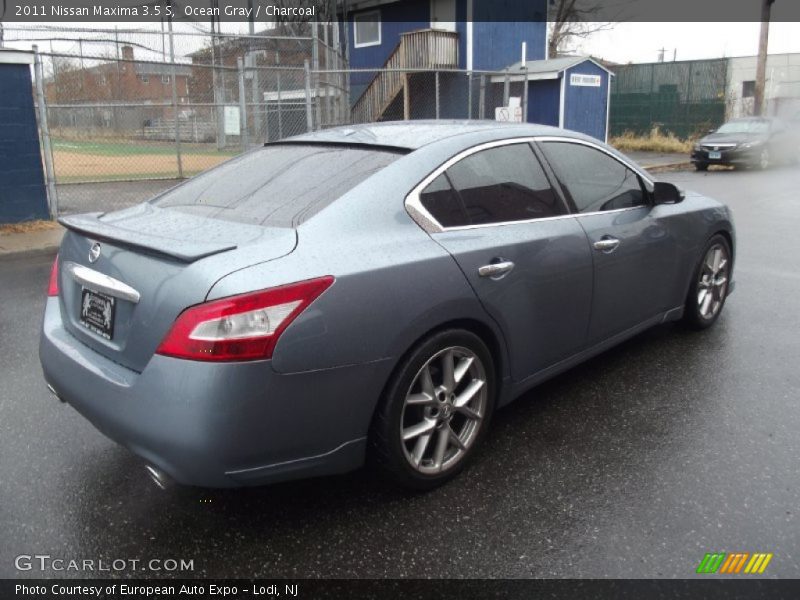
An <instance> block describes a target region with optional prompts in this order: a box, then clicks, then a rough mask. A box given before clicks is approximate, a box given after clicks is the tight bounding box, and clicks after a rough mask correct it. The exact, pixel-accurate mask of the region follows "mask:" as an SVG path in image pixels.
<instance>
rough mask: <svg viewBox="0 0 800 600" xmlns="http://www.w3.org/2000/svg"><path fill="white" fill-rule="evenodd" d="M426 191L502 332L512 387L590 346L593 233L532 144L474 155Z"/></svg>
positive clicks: (434, 178) (442, 239)
mask: <svg viewBox="0 0 800 600" xmlns="http://www.w3.org/2000/svg"><path fill="white" fill-rule="evenodd" d="M451 163H452V164H449V165H448V168H447V169H446V170H445V171H444V172H439V173H436V172H435V173H434V174H433V175H431V177H429V178H428V180H426V181H425V182H423V184H422V185H421V186H420V190H419V192H418V193H419V197H418V200H419V203H420V204H421V206H422V208H423V210H425V211H426V212H427V213H428V216H429V217H431V218H432V219H433V220H434V221H435V222H436V223H437V224H438V225H439V226H440V227H439V228H440V229H441V231H438V232H435V233H432V237H433V238H434V239H435V240H436V241H437V242H438V243H439V244H441V245H442V246H443V247H444V248H445V249H446V250H447V251H448V252H449V253H450V254H451V255H452V256H453V257H454V258H455V260H456V261H457V263H458V265H459V267H460V268H461V270H462V271H463V272H464V275H465V276H466V278H467V279H468V280H469V282H470V284H471V285H472V287H473V289H474V290H475V292H476V294H477V296H478V298H479V299H480V301H481V303H482V304H483V306H484V307H485V309H486V310H487V312H488V313H489V314H490V315H491V316H492V317H493V318H494V320H495V321H496V322H497V323H498V324H499V325H500V327H501V328H502V330H503V332H504V334H505V337H506V342H507V344H508V350H509V356H510V361H511V365H510V367H511V374H512V377H513V379H514V380H516V381H519V380H523V379H525V378H526V377H529V376H530V375H532V374H534V373H536V372H537V371H539V370H541V369H544V368H546V367H548V366H550V365H552V364H554V363H556V362H558V361H559V360H561V359H563V358H566V357H567V356H569V355H571V354H574V353H575V352H577V351H579V350H580V349H581V348H583V347H584V344H585V341H586V332H587V328H588V325H589V313H590V309H591V296H592V259H591V253H590V250H589V246H588V244H587V241H586V235H585V234H584V232H583V230H582V229H581V227H580V225H579V224H578V222H577V219H575V218H574V217H572V216H569V215H568V214H567V207H566V206H565V205H564V203H563V201H562V200H561V199H560V197H558V196H557V195H556V193H555V192H554V190H553V189H552V188H551V186H550V183H549V181H548V179H547V177H546V176H545V173H544V171H543V169H542V166H541V164H540V163H539V161H538V159H537V158H536V156H535V154H534V152H533V149H532V147H531V146H530V144H529V143H527V142H514V143H509V142H501V143H497V142H495V143H491V144H487V145H484V146H480V147H477V148H473V149H471V150H469V151H467V152H465V153H462V155H460V156H459V157H456V159H454V160H453V161H451Z"/></svg>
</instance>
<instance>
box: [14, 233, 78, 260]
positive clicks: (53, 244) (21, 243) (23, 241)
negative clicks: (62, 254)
mask: <svg viewBox="0 0 800 600" xmlns="http://www.w3.org/2000/svg"><path fill="white" fill-rule="evenodd" d="M63 236H64V228H63V227H60V226H59V227H58V228H57V229H48V230H46V231H32V232H30V233H9V234H3V235H0V260H1V259H5V258H19V257H26V256H35V255H37V254H42V255H45V254H51V255H52V254H55V253H56V252H57V251H58V247H59V246H60V245H61V238H62V237H63Z"/></svg>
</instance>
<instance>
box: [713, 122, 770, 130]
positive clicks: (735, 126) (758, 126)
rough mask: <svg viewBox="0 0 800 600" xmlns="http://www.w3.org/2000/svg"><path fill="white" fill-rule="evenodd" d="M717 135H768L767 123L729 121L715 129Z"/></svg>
mask: <svg viewBox="0 0 800 600" xmlns="http://www.w3.org/2000/svg"><path fill="white" fill-rule="evenodd" d="M716 132H717V133H769V121H767V120H766V119H746V120H743V121H731V122H730V123H725V124H724V125H723V126H722V127H720V128H719V129H717V131H716Z"/></svg>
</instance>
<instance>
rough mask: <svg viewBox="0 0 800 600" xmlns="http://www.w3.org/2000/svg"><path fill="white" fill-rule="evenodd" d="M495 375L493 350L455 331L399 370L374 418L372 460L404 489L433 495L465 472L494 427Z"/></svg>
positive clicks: (425, 345) (419, 350) (429, 343)
mask: <svg viewBox="0 0 800 600" xmlns="http://www.w3.org/2000/svg"><path fill="white" fill-rule="evenodd" d="M494 396H495V371H494V365H493V363H492V358H491V354H490V353H489V350H488V348H487V347H486V344H485V343H484V342H483V341H482V340H481V339H480V338H479V337H478V336H477V335H475V334H473V333H471V332H469V331H465V330H461V329H451V330H447V331H442V332H439V333H437V334H434V335H433V336H432V337H430V338H428V339H427V340H425V341H424V342H422V343H421V344H420V345H418V346H417V347H416V348H415V349H414V350H412V351H411V352H410V354H409V355H408V356H407V357H406V358H405V359H404V360H403V362H402V364H401V365H399V367H398V369H397V371H396V372H395V374H394V375H393V377H392V379H391V381H390V383H389V385H388V386H387V391H386V394H385V396H384V398H383V400H382V402H381V405H380V406H379V407H378V410H377V412H376V414H375V418H374V419H373V423H372V429H371V432H370V433H371V435H370V450H369V451H370V458H371V459H374V460H375V462H376V463H377V465H378V466H379V467H380V468H381V469H382V470H383V471H384V472H385V473H386V474H388V475H389V476H390V478H391V479H392V480H394V481H395V482H396V483H399V484H400V485H402V486H404V487H409V488H413V489H423V490H424V489H432V488H434V487H437V486H439V485H441V484H443V483H444V482H446V481H447V480H449V479H451V478H452V477H454V476H455V475H456V474H458V473H459V472H460V471H461V469H463V468H464V466H465V465H466V463H467V462H468V461H469V460H470V458H471V457H472V455H473V454H474V452H475V449H476V447H477V446H478V444H479V442H480V440H481V439H482V438H483V436H484V435H485V433H486V430H487V428H488V426H489V419H490V417H491V415H492V411H493V409H494Z"/></svg>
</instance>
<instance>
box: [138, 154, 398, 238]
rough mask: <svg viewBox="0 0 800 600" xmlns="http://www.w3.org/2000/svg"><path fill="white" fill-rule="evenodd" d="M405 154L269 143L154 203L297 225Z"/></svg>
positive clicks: (261, 222)
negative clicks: (273, 144) (269, 144)
mask: <svg viewBox="0 0 800 600" xmlns="http://www.w3.org/2000/svg"><path fill="white" fill-rule="evenodd" d="M400 156H401V154H398V153H394V152H388V151H382V150H380V151H379V150H374V149H365V148H355V147H342V146H322V145H320V146H314V145H299V144H297V145H295V144H285V145H277V146H267V147H266V148H261V149H259V150H255V151H253V152H248V153H246V154H243V155H242V156H239V157H238V158H235V159H233V160H230V161H228V162H226V163H225V164H223V165H220V166H219V167H217V168H215V169H212V170H210V171H206V172H205V173H203V174H201V175H198V176H197V177H194V178H192V179H190V180H189V181H187V182H186V183H184V184H183V185H180V186H178V187H176V188H173V189H172V190H169V191H168V192H166V193H165V194H163V195H162V196H159V197H158V198H156V199H155V200H153V204H155V205H156V206H160V207H162V208H175V209H178V210H183V211H186V212H191V213H194V214H199V215H204V216H209V217H213V218H218V219H227V220H231V221H238V222H241V223H255V224H259V225H269V226H271V227H293V226H296V225H298V224H300V223H302V222H303V221H305V220H307V219H309V218H311V217H312V216H313V215H314V214H316V213H317V212H319V211H320V210H322V209H323V208H325V207H326V206H327V205H328V204H330V203H331V202H333V201H334V200H336V199H337V198H339V197H340V196H342V195H343V194H345V193H346V192H348V191H350V190H351V189H352V188H354V187H355V186H356V185H358V184H359V183H361V182H362V181H364V180H365V179H366V178H367V177H369V176H370V175H372V174H374V173H376V172H378V171H380V170H381V169H383V168H384V167H386V166H387V165H388V164H390V163H392V162H393V161H395V160H397V159H398V158H399V157H400Z"/></svg>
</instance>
